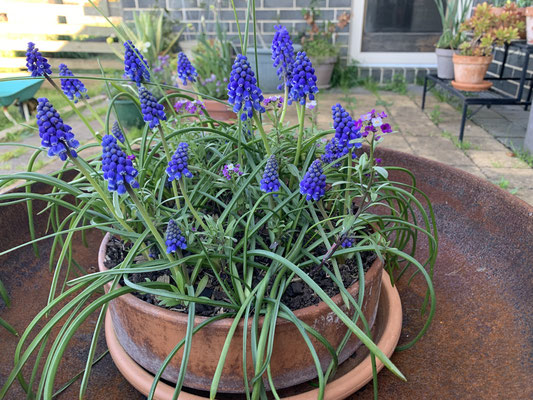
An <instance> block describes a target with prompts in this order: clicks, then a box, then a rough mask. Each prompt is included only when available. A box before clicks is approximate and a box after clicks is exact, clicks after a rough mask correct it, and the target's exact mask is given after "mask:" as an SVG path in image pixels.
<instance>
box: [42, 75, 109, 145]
mask: <svg viewBox="0 0 533 400" xmlns="http://www.w3.org/2000/svg"><path fill="white" fill-rule="evenodd" d="M44 77H45V78H46V80H47V81H48V83H50V85H52V87H53V88H54V89H55V90H57V92H58V93H59V94H60V95H61V96H63V98H64V99H65V100H66V101H67V102H68V104H69V105H70V107H71V108H72V110H74V112H75V113H76V114H77V115H78V117H80V119H81V120H82V121H83V123H84V124H85V126H87V129H89V131H90V132H91V134H92V135H93V137H94V138H95V139H96V141H97V142H98V143H100V142H101V141H102V140H101V139H100V138H99V137H98V135H97V134H96V132H95V131H94V129H93V127H92V126H91V124H90V123H89V121H87V118H85V117H84V116H83V114H82V113H81V111H80V110H78V107H76V106H75V105H74V103H73V102H72V101H70V99H69V98H68V97H67V96H66V95H65V93H63V91H62V90H61V89H60V88H59V86H57V84H56V83H55V82H54V81H53V80H52V78H50V77H49V76H48V75H47V74H44Z"/></svg>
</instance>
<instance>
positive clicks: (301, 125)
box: [293, 104, 305, 167]
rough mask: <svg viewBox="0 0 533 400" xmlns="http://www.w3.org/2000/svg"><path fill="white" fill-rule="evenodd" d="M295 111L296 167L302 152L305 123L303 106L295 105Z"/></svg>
mask: <svg viewBox="0 0 533 400" xmlns="http://www.w3.org/2000/svg"><path fill="white" fill-rule="evenodd" d="M296 111H297V112H298V143H297V144H296V156H295V157H294V163H293V164H294V165H296V166H297V167H298V164H299V163H300V154H301V152H302V140H303V136H304V122H305V105H304V106H302V105H301V104H297V105H296Z"/></svg>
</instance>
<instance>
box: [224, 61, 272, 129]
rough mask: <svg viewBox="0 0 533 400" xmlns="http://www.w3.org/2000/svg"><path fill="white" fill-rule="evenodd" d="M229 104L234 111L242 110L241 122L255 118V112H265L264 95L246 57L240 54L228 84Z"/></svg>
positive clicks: (232, 68)
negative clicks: (262, 103)
mask: <svg viewBox="0 0 533 400" xmlns="http://www.w3.org/2000/svg"><path fill="white" fill-rule="evenodd" d="M228 98H229V99H228V102H229V103H230V104H231V105H233V111H234V112H239V111H241V109H242V111H243V112H242V114H241V120H242V121H246V120H247V119H248V118H252V117H253V113H254V110H256V111H259V112H260V113H263V112H265V108H264V107H263V106H262V105H261V102H262V101H263V93H262V92H261V89H259V88H258V87H257V80H256V79H255V74H254V71H253V70H252V67H250V63H249V62H248V59H247V58H246V56H243V55H242V54H238V55H237V58H236V59H235V62H234V63H233V66H232V67H231V75H230V79H229V83H228Z"/></svg>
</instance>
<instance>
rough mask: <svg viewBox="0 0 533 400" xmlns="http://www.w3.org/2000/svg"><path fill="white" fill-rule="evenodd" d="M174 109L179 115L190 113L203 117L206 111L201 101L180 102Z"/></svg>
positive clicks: (177, 102)
mask: <svg viewBox="0 0 533 400" xmlns="http://www.w3.org/2000/svg"><path fill="white" fill-rule="evenodd" d="M174 109H175V110H176V112H177V113H178V114H183V113H185V112H186V113H188V114H196V113H198V114H200V115H202V114H203V113H204V110H205V105H204V103H203V102H201V101H200V100H194V101H190V100H178V101H176V103H175V104H174Z"/></svg>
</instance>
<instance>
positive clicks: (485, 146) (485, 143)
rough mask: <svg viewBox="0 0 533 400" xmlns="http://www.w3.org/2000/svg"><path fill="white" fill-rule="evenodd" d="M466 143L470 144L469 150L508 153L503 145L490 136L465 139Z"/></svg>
mask: <svg viewBox="0 0 533 400" xmlns="http://www.w3.org/2000/svg"><path fill="white" fill-rule="evenodd" d="M464 143H468V144H470V149H468V150H486V151H507V148H506V147H505V146H504V145H503V144H502V143H500V142H499V141H498V140H496V139H494V138H493V137H492V136H490V135H486V136H469V137H465V138H464Z"/></svg>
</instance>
